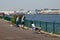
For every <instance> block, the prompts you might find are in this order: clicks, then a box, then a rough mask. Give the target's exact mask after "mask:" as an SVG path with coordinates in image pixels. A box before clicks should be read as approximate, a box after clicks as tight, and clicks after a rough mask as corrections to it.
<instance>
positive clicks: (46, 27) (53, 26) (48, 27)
mask: <svg viewBox="0 0 60 40" xmlns="http://www.w3.org/2000/svg"><path fill="white" fill-rule="evenodd" d="M31 22H32V20H25V26H27V27H30V28H31V27H32V26H31ZM33 22H34V24H35V25H36V26H39V27H41V28H42V30H43V31H46V32H50V33H51V32H52V33H56V34H60V23H54V22H43V21H33Z"/></svg>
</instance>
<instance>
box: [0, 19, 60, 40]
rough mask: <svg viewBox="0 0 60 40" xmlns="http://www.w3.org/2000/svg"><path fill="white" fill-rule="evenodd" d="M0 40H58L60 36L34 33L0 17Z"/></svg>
mask: <svg viewBox="0 0 60 40" xmlns="http://www.w3.org/2000/svg"><path fill="white" fill-rule="evenodd" d="M0 40H60V38H58V37H54V36H50V35H47V34H36V33H34V32H33V31H31V30H23V29H21V28H17V27H14V26H11V23H8V22H6V21H4V20H2V19H0Z"/></svg>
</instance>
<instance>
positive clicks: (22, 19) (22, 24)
mask: <svg viewBox="0 0 60 40" xmlns="http://www.w3.org/2000/svg"><path fill="white" fill-rule="evenodd" d="M24 21H25V16H24V15H23V16H22V18H21V27H22V28H23V29H24Z"/></svg>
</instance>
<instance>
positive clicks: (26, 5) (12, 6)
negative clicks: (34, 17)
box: [0, 0, 60, 10]
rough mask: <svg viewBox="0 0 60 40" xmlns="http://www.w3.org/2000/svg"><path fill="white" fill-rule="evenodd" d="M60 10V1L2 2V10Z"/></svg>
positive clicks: (28, 0)
mask: <svg viewBox="0 0 60 40" xmlns="http://www.w3.org/2000/svg"><path fill="white" fill-rule="evenodd" d="M44 8H49V9H50V8H58V9H60V0H0V10H20V9H25V10H31V9H44Z"/></svg>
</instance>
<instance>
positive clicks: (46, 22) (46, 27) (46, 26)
mask: <svg viewBox="0 0 60 40" xmlns="http://www.w3.org/2000/svg"><path fill="white" fill-rule="evenodd" d="M46 32H47V22H46Z"/></svg>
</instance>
